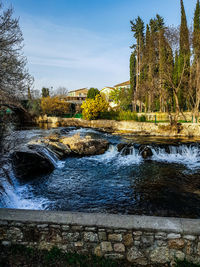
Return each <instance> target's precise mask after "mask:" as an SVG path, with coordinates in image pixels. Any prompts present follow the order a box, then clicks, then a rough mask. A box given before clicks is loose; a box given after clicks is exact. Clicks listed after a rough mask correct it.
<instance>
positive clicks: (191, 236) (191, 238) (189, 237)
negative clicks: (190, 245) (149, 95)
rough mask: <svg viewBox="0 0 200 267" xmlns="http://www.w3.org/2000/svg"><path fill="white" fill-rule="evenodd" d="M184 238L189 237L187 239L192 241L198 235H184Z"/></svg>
mask: <svg viewBox="0 0 200 267" xmlns="http://www.w3.org/2000/svg"><path fill="white" fill-rule="evenodd" d="M183 238H184V239H187V240H190V241H194V240H195V239H196V236H194V235H184V236H183Z"/></svg>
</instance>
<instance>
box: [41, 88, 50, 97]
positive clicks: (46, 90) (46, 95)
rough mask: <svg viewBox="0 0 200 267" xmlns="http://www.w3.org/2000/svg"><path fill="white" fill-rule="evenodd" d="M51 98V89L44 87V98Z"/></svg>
mask: <svg viewBox="0 0 200 267" xmlns="http://www.w3.org/2000/svg"><path fill="white" fill-rule="evenodd" d="M48 96H49V88H46V87H43V88H42V97H48Z"/></svg>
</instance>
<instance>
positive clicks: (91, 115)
mask: <svg viewBox="0 0 200 267" xmlns="http://www.w3.org/2000/svg"><path fill="white" fill-rule="evenodd" d="M108 107H109V105H108V103H107V101H106V100H105V99H104V98H103V97H101V95H100V94H98V95H96V96H95V99H90V98H88V99H86V101H84V102H83V104H82V106H81V108H82V109H83V118H84V119H86V120H96V119H99V118H100V117H101V114H102V113H104V112H106V111H108Z"/></svg>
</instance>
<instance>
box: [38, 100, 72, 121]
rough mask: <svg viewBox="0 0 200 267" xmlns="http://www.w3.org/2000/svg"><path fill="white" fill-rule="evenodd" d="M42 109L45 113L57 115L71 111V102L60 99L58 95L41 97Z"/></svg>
mask: <svg viewBox="0 0 200 267" xmlns="http://www.w3.org/2000/svg"><path fill="white" fill-rule="evenodd" d="M41 109H42V112H43V114H47V115H48V114H54V115H56V116H59V115H63V114H66V113H70V111H71V103H68V102H66V101H65V100H63V99H60V98H59V97H58V96H54V97H50V96H48V97H43V98H42V99H41Z"/></svg>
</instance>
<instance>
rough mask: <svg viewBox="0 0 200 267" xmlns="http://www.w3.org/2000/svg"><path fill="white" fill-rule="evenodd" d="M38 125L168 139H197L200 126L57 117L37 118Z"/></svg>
mask: <svg viewBox="0 0 200 267" xmlns="http://www.w3.org/2000/svg"><path fill="white" fill-rule="evenodd" d="M37 122H38V123H50V124H51V125H52V127H59V126H63V127H68V126H76V127H86V128H87V127H88V128H95V129H99V130H102V131H105V132H111V133H116V134H135V135H147V136H169V137H199V136H200V124H198V123H183V124H178V126H171V125H170V124H169V123H158V124H155V123H149V122H135V121H114V120H93V121H87V120H83V119H75V118H72V119H68V118H59V117H47V116H43V117H39V118H38V119H37Z"/></svg>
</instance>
